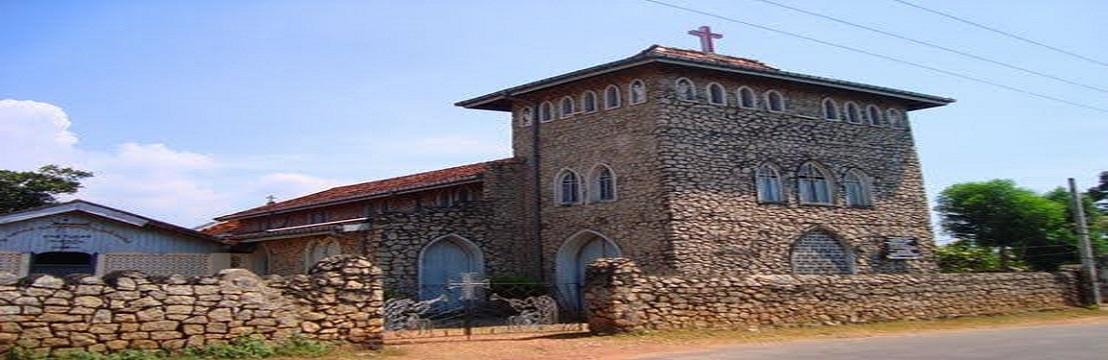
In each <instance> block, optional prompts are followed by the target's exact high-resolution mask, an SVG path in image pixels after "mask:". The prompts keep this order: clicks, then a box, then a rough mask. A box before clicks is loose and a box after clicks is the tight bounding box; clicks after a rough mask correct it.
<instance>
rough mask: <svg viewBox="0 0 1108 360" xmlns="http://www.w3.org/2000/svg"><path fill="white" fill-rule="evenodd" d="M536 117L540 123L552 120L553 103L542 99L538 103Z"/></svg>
mask: <svg viewBox="0 0 1108 360" xmlns="http://www.w3.org/2000/svg"><path fill="white" fill-rule="evenodd" d="M543 109H546V110H547V111H546V113H545V114H544V113H543ZM538 115H539V116H538V117H539V122H540V123H548V122H551V121H554V104H553V103H551V102H550V101H543V102H542V103H541V104H539V111H538Z"/></svg>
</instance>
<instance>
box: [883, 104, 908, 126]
mask: <svg viewBox="0 0 1108 360" xmlns="http://www.w3.org/2000/svg"><path fill="white" fill-rule="evenodd" d="M885 118H886V119H888V120H889V127H892V128H894V129H900V128H904V127H905V125H908V123H907V122H906V121H905V120H904V117H903V116H901V114H900V110H897V109H889V110H888V111H885Z"/></svg>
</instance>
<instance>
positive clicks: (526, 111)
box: [519, 106, 535, 126]
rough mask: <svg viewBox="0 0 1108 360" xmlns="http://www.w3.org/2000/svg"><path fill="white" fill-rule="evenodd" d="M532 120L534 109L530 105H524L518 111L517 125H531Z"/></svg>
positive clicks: (533, 118)
mask: <svg viewBox="0 0 1108 360" xmlns="http://www.w3.org/2000/svg"><path fill="white" fill-rule="evenodd" d="M534 120H535V109H532V108H531V107H530V106H525V107H523V109H522V110H520V111H519V126H531V123H532V122H534Z"/></svg>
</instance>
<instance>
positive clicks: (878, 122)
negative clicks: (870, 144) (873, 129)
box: [866, 104, 885, 127]
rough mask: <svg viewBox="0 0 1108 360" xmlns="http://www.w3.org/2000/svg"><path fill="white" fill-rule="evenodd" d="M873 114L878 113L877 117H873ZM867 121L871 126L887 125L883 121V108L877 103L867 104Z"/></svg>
mask: <svg viewBox="0 0 1108 360" xmlns="http://www.w3.org/2000/svg"><path fill="white" fill-rule="evenodd" d="M873 114H877V119H874V118H873ZM866 122H867V123H868V125H869V126H879V127H880V126H885V125H884V122H883V121H882V114H881V108H879V107H877V105H872V104H871V105H866Z"/></svg>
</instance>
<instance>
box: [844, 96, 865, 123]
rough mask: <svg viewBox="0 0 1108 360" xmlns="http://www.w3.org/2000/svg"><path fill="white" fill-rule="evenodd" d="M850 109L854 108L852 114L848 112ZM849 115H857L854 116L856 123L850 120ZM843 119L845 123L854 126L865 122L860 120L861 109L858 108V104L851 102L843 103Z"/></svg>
mask: <svg viewBox="0 0 1108 360" xmlns="http://www.w3.org/2000/svg"><path fill="white" fill-rule="evenodd" d="M851 107H853V108H854V111H853V112H851V111H850V108H851ZM850 114H855V115H857V116H855V118H856V119H857V120H858V121H852V120H850ZM843 119H845V120H846V122H847V123H850V124H856V125H857V124H863V123H864V122H865V120H864V119H862V108H861V107H860V106H858V104H857V103H855V102H853V101H847V102H845V103H843Z"/></svg>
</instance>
